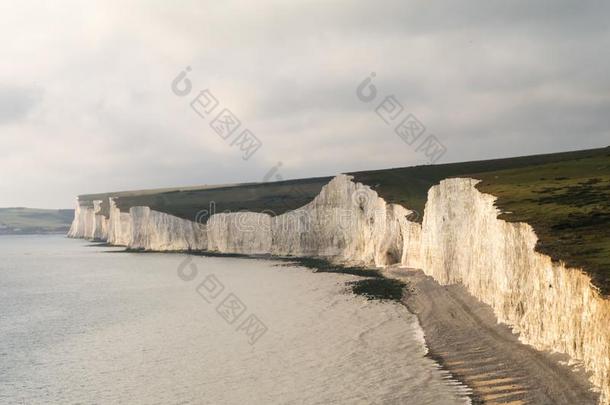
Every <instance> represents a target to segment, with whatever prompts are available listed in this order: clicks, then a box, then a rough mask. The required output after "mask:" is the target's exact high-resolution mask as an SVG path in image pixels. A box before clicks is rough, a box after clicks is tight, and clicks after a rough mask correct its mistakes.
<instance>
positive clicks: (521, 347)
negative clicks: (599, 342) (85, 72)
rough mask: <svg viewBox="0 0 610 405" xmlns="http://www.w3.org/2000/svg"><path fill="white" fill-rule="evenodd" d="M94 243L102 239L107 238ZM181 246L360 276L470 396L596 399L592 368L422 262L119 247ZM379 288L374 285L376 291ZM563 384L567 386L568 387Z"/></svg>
mask: <svg viewBox="0 0 610 405" xmlns="http://www.w3.org/2000/svg"><path fill="white" fill-rule="evenodd" d="M89 246H99V247H105V246H109V245H108V244H105V243H99V244H91V245H89ZM123 252H124V253H163V254H166V253H177V254H187V255H193V256H205V257H229V258H243V259H258V260H270V261H277V262H279V264H278V266H290V267H293V266H294V267H305V268H308V269H310V270H312V271H313V272H331V273H344V274H351V275H356V276H359V277H362V279H361V280H359V281H356V282H351V283H346V286H347V287H348V289H349V290H350V291H351V292H352V293H354V294H360V295H363V296H365V297H366V298H368V299H372V300H373V299H380V300H393V301H397V302H399V303H401V304H402V305H404V306H405V308H406V309H407V310H408V311H409V312H411V313H412V314H414V315H415V316H416V317H417V319H418V323H419V325H420V328H421V329H422V332H423V334H424V344H425V346H426V348H427V350H428V354H427V355H426V356H428V357H429V358H431V359H432V360H434V362H435V363H437V364H438V366H439V367H440V368H441V369H443V370H445V371H446V372H447V373H448V374H449V375H450V376H451V378H450V379H451V380H452V381H455V382H458V383H460V384H461V385H463V386H464V387H465V388H466V389H467V391H468V392H469V393H468V398H469V399H470V400H471V403H472V404H499V403H502V404H512V405H518V404H526V403H536V404H549V405H551V404H557V405H561V404H565V405H572V404H574V403H578V404H579V405H586V404H597V403H598V400H599V394H598V393H597V392H594V391H593V386H592V385H591V383H590V382H589V379H588V376H587V374H586V373H585V372H584V371H583V370H582V369H577V367H575V366H573V365H572V366H568V365H566V363H567V362H568V360H569V358H568V356H565V355H561V354H557V353H550V352H545V351H540V350H537V349H534V348H533V347H531V346H529V345H526V344H524V343H522V342H520V341H519V339H518V334H515V333H513V332H512V330H511V328H510V327H509V326H507V325H505V324H501V323H499V322H498V320H497V318H496V316H495V315H494V314H493V311H492V309H491V307H490V306H489V305H487V304H484V303H483V302H481V301H479V300H478V299H476V298H475V297H474V296H472V295H471V294H470V293H468V292H467V291H466V290H465V288H464V287H463V286H461V285H457V284H456V285H449V286H442V285H440V284H439V283H438V282H436V281H435V280H434V279H432V278H431V277H429V276H426V275H425V274H424V273H423V272H422V271H421V270H417V269H407V268H404V267H396V266H391V267H388V268H371V267H366V266H347V265H342V264H334V263H332V262H330V261H329V260H327V259H324V258H316V257H291V256H273V255H269V254H263V255H249V254H233V253H219V252H203V251H149V250H138V249H127V248H125V249H124V250H121V251H118V252H115V253H123ZM370 280H380V281H381V282H382V283H387V282H389V283H394V282H399V283H401V291H402V296H400V297H398V298H397V297H396V295H394V294H389V295H385V294H379V295H376V294H374V293H373V294H371V290H370V289H367V288H365V289H364V290H361V291H359V292H358V291H356V289H355V288H354V285H357V283H359V282H362V281H364V282H365V283H366V282H367V281H370ZM376 290H378V288H373V292H375V291H376ZM566 387H569V388H568V389H566Z"/></svg>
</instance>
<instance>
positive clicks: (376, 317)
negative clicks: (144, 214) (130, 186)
mask: <svg viewBox="0 0 610 405" xmlns="http://www.w3.org/2000/svg"><path fill="white" fill-rule="evenodd" d="M355 279H356V277H355V276H350V275H344V274H325V273H313V272H312V271H310V270H306V269H303V268H296V267H286V266H282V265H280V263H279V262H274V261H267V260H254V259H240V258H210V257H200V256H187V255H182V254H153V253H140V254H138V253H125V252H121V249H118V248H109V247H105V246H99V245H98V246H95V245H91V244H90V243H88V242H86V241H82V240H70V239H66V238H64V237H62V236H0V404H50V403H57V404H76V403H80V404H118V403H128V404H331V403H337V404H347V403H349V404H353V403H361V404H435V405H438V404H465V403H468V402H469V400H468V399H467V398H466V397H465V391H464V388H463V387H461V386H460V385H459V384H457V383H455V382H453V381H451V380H450V379H449V376H448V375H447V374H446V373H445V372H444V371H443V370H440V369H439V367H438V366H437V365H436V364H435V363H434V362H433V361H432V360H431V359H429V358H427V357H424V355H425V350H426V349H425V346H424V343H423V334H422V331H421V329H420V328H419V325H418V323H417V320H416V318H415V317H414V316H413V315H412V314H410V313H409V312H408V311H407V310H406V309H405V308H404V307H402V306H401V305H399V304H396V303H392V302H378V301H368V300H366V299H364V298H363V297H360V296H354V295H352V294H351V293H350V292H349V291H348V290H347V288H346V286H345V283H346V282H347V281H350V280H355Z"/></svg>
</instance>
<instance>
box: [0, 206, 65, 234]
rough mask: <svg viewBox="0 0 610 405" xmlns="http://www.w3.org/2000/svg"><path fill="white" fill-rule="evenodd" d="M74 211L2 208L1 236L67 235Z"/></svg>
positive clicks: (0, 219) (0, 218) (0, 210)
mask: <svg viewBox="0 0 610 405" xmlns="http://www.w3.org/2000/svg"><path fill="white" fill-rule="evenodd" d="M73 218H74V210H46V209H35V208H22V207H17V208H0V234H38V233H65V232H67V231H68V230H69V229H70V224H71V223H72V219H73Z"/></svg>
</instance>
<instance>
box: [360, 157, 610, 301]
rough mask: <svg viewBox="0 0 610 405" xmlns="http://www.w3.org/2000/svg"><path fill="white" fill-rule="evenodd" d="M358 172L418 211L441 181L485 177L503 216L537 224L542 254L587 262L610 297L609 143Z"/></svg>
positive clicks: (571, 262)
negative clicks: (516, 155) (476, 159)
mask: <svg viewBox="0 0 610 405" xmlns="http://www.w3.org/2000/svg"><path fill="white" fill-rule="evenodd" d="M353 175H354V178H355V179H356V181H359V182H361V183H364V184H367V185H370V186H371V187H373V188H374V189H375V190H376V191H377V193H378V194H379V195H380V196H381V197H383V198H384V199H385V200H386V201H388V202H392V203H397V204H401V205H404V206H406V207H408V208H412V209H415V210H416V211H417V212H419V213H423V211H424V206H425V202H426V197H427V191H428V189H429V188H430V187H431V186H433V185H434V184H437V183H438V182H439V181H441V180H442V179H445V178H449V177H471V178H475V179H480V180H481V183H479V185H478V186H477V187H478V189H479V190H480V191H482V192H485V193H489V194H492V195H494V196H496V197H498V199H497V201H496V206H497V207H498V208H500V210H501V211H502V212H503V214H502V215H501V218H502V219H504V220H506V221H511V222H527V223H529V224H530V225H532V227H533V228H534V230H535V232H536V234H537V235H538V237H539V242H538V245H537V246H536V249H537V250H538V251H539V252H541V253H544V254H547V255H549V256H550V257H552V258H553V259H554V260H561V261H564V262H565V263H567V264H568V265H569V266H573V267H580V268H583V269H584V270H585V271H586V272H587V273H588V274H589V275H590V276H591V278H592V280H593V282H594V284H595V285H596V286H597V287H599V288H600V290H601V292H602V293H603V294H605V295H607V296H608V295H610V148H600V149H591V150H584V151H576V152H565V153H554V154H547V155H536V156H524V157H517V158H509V159H496V160H486V161H477V162H465V163H452V164H446V165H429V166H416V167H406V168H398V169H388V170H377V171H369V172H358V173H353ZM419 220H421V215H420V217H419Z"/></svg>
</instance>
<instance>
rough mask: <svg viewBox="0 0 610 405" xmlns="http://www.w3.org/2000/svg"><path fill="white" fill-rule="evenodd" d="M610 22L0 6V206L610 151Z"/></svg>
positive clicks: (283, 9)
mask: <svg viewBox="0 0 610 405" xmlns="http://www.w3.org/2000/svg"><path fill="white" fill-rule="evenodd" d="M609 16H610V2H608V1H564V0H554V1H538V2H531V1H520V0H518V1H510V2H507V1H490V0H486V1H462V0H446V1H435V2H430V1H406V0H396V1H393V0H387V1H384V0H380V1H374V2H373V1H369V0H366V1H332V0H323V1H317V0H309V1H301V0H286V1H267V0H259V1H231V0H223V1H193V2H190V1H154V0H150V1H124V0H123V1H87V2H84V1H74V2H72V1H63V0H61V1H60V0H58V1H52V2H49V1H41V2H37V1H27V0H20V1H3V2H0V35H1V36H2V38H3V40H2V41H1V42H0V47H1V49H2V63H0V173H2V175H1V176H0V206H4V207H6V206H28V207H39V208H69V207H72V206H73V205H74V201H75V197H76V195H78V194H86V193H93V192H105V191H117V190H131V189H145V188H157V187H172V186H186V185H200V184H201V185H203V184H216V183H232V182H250V181H267V180H278V179H289V178H299V177H311V176H322V175H334V174H337V173H341V172H350V171H357V170H366V169H381V168H389V167H402V166H412V165H419V164H429V163H431V162H436V163H447V162H456V161H465V160H478V159H486V158H496V157H509V156H515V155H529V154H536V153H545V152H557V151H564V150H576V149H585V148H593V147H602V146H607V145H610V132H609V127H610V75H609V74H608V72H609V71H610V54H609V53H608V49H610V23H609V22H608V21H609V19H608V17H609ZM187 67H188V70H187ZM181 74H185V76H179V75H181ZM372 75H374V77H373V76H372ZM367 78H369V79H370V81H369V82H365V83H364V84H362V83H363V81H364V80H366V79H367ZM187 81H188V83H187ZM361 84H362V86H361ZM359 86H360V90H359ZM371 86H372V87H371ZM202 92H203V93H202ZM364 93H366V96H363V94H364ZM202 95H204V96H202ZM368 95H370V96H371V97H372V96H374V98H373V99H372V100H369V98H370V97H368ZM210 96H211V97H210ZM202 97H203V98H202ZM212 107H214V108H212ZM225 109H228V110H229V111H230V112H231V113H232V116H233V117H234V119H237V120H239V121H240V126H239V127H237V128H235V126H230V125H229V126H223V125H222V122H223V119H226V111H225ZM196 110H197V111H196ZM208 110H210V111H209V112H208ZM218 116H220V117H221V118H219V119H217V117H218ZM413 117H414V118H415V119H417V122H418V127H417V128H419V130H418V131H416V133H414V132H411V134H412V137H411V138H407V139H402V138H401V137H400V136H398V135H397V132H396V131H395V130H396V128H397V126H399V125H400V124H401V123H402V120H403V118H404V119H407V120H412V119H413ZM215 120H216V121H215ZM407 122H411V121H407ZM214 125H215V126H214ZM423 129H425V131H423V133H422V130H423ZM244 130H249V132H247V133H246V134H244V132H243V131H244ZM231 131H234V132H231ZM416 135H419V136H416ZM431 136H433V137H431ZM253 137H255V138H253ZM253 139H256V141H253ZM239 140H241V141H245V140H248V142H250V143H243V142H240V141H239ZM426 140H434V141H435V142H436V144H435V145H437V149H436V151H443V152H444V153H442V154H440V153H438V154H434V155H433V156H429V153H427V152H426V148H423V147H422V145H424V144H425V142H426ZM248 145H249V146H251V148H246V146H248ZM254 145H256V146H258V148H257V149H255V148H254V147H253V146H254ZM244 149H245V150H244ZM246 157H248V158H247V159H246Z"/></svg>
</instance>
